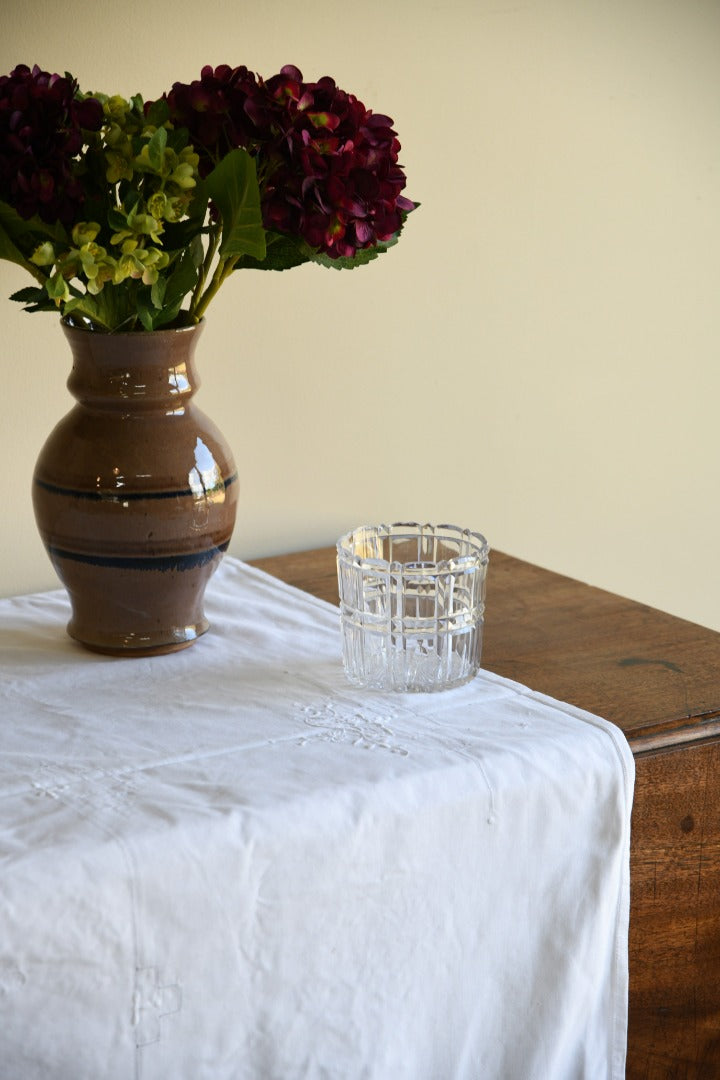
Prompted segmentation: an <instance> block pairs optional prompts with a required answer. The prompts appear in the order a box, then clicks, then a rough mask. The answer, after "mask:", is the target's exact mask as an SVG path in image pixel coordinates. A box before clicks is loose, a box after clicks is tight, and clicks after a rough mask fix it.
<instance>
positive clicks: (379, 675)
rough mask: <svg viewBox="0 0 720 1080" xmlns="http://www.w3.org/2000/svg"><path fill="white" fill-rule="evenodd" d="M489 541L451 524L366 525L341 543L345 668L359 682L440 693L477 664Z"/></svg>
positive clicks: (465, 677) (472, 671)
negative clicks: (439, 691)
mask: <svg viewBox="0 0 720 1080" xmlns="http://www.w3.org/2000/svg"><path fill="white" fill-rule="evenodd" d="M489 550H490V549H489V547H488V543H487V541H486V539H485V537H484V536H481V535H480V533H476V532H471V531H470V530H469V529H461V528H459V527H458V526H456V525H419V524H417V523H416V522H398V523H396V524H394V525H375V526H362V527H361V528H358V529H354V530H353V531H352V532H350V533H348V534H347V535H346V536H343V537H341V538H340V540H338V543H337V565H338V586H339V591H340V613H341V622H342V636H343V663H344V666H345V672H346V674H347V677H348V679H349V680H350V682H351V683H353V684H354V685H355V686H363V687H368V688H371V689H376V690H405V691H426V692H427V691H434V690H445V689H448V688H450V687H453V686H459V685H461V684H462V683H465V682H467V681H468V680H469V679H472V678H473V676H475V675H476V674H477V671H478V668H479V667H480V655H481V649H482V629H483V615H484V610H485V577H486V572H487V564H488V555H489Z"/></svg>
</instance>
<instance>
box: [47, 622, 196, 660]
mask: <svg viewBox="0 0 720 1080" xmlns="http://www.w3.org/2000/svg"><path fill="white" fill-rule="evenodd" d="M209 626H210V624H209V623H208V622H207V620H204V621H203V622H202V623H200V624H199V625H196V626H184V627H181V628H180V627H178V628H177V629H176V630H175V631H174V632H173V634H172V636H167V635H142V634H126V635H119V634H118V635H112V636H109V637H107V638H106V639H105V640H104V641H97V640H96V641H89V640H86V639H85V637H84V636H83V635H82V633H78V631H77V629H76V628H75V627H74V626H73V621H72V620H71V621H70V622H69V623H68V626H67V632H68V635H69V636H70V637H71V638H72V639H73V641H76V642H77V643H78V645H82V647H83V648H84V649H87V650H88V651H89V652H94V653H101V654H102V655H103V656H121V657H126V658H127V659H130V658H132V657H142V656H164V655H165V654H166V653H174V652H180V651H181V650H182V649H188V648H189V647H190V646H191V645H193V644H194V643H195V642H196V641H197V639H198V638H199V637H202V635H203V634H204V633H205V632H206V631H207V630H208V628H209Z"/></svg>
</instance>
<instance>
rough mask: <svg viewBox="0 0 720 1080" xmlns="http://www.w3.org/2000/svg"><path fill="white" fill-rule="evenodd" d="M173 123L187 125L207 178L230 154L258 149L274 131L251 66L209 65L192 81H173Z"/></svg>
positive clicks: (170, 102)
mask: <svg viewBox="0 0 720 1080" xmlns="http://www.w3.org/2000/svg"><path fill="white" fill-rule="evenodd" d="M165 100H166V101H167V103H168V107H169V109H170V119H171V121H172V122H173V124H175V125H176V126H178V127H185V128H187V130H188V133H189V136H190V142H191V143H192V145H193V147H194V148H195V151H196V152H197V153H198V154H199V156H200V164H199V170H200V175H201V176H207V174H208V173H209V172H210V171H211V169H212V167H213V165H215V164H216V163H217V162H218V161H219V160H220V158H222V157H223V156H224V155H225V154H226V153H227V152H228V151H229V150H233V149H235V148H237V147H243V148H247V149H250V150H256V149H257V145H258V143H259V142H260V141H262V139H263V137H264V136H265V137H267V135H268V134H269V131H270V121H269V118H268V117H267V116H266V111H265V107H264V101H265V94H264V93H263V90H262V88H261V86H260V85H259V84H258V81H257V78H256V76H255V75H254V74H253V72H252V71H248V69H247V68H246V67H236V68H231V67H230V66H229V65H228V64H221V65H220V67H217V68H212V67H211V66H210V65H206V66H205V67H204V68H203V69H202V71H201V72H200V78H199V79H196V80H195V81H194V82H191V83H180V82H176V83H173V87H172V90H170V91H169V93H168V94H166V95H165Z"/></svg>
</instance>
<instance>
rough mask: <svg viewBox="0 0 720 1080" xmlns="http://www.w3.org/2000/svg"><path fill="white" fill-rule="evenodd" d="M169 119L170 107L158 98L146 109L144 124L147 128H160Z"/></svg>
mask: <svg viewBox="0 0 720 1080" xmlns="http://www.w3.org/2000/svg"><path fill="white" fill-rule="evenodd" d="M169 118H170V106H169V105H168V103H167V101H164V100H163V99H162V98H160V99H159V100H158V101H153V103H152V104H151V105H150V106H149V107H148V111H147V114H146V116H145V123H146V124H147V125H148V127H158V128H159V127H162V126H163V124H165V123H167V121H168V120H169Z"/></svg>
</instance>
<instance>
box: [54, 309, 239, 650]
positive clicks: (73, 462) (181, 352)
mask: <svg viewBox="0 0 720 1080" xmlns="http://www.w3.org/2000/svg"><path fill="white" fill-rule="evenodd" d="M62 326H63V331H64V333H65V335H66V337H67V339H68V341H69V344H70V348H71V350H72V359H73V366H72V371H71V374H70V376H69V378H68V383H67V385H68V389H69V390H70V392H71V394H72V395H73V396H74V397H75V398H76V399H77V403H76V404H75V406H74V407H73V408H72V409H71V410H70V412H69V413H68V414H67V415H66V416H65V417H64V418H63V419H62V420H61V421H60V423H59V424H58V425H57V426H56V427H55V429H54V431H53V432H52V433H51V434H50V436H49V438H48V440H47V442H46V443H45V445H44V447H43V449H42V451H41V453H40V456H39V458H38V461H37V465H36V467H35V475H34V478H33V504H34V508H35V517H36V521H37V525H38V529H39V531H40V535H41V537H42V540H43V543H44V544H45V547H46V548H47V551H48V554H49V556H50V559H51V561H52V563H53V566H54V567H55V570H56V572H57V574H58V576H59V578H60V580H61V581H62V583H63V584H64V586H65V588H66V589H67V591H68V594H69V597H70V602H71V606H72V618H71V619H70V622H69V623H68V633H69V634H70V636H71V637H73V638H75V639H76V640H77V641H79V642H81V643H82V644H83V645H85V646H87V647H88V648H90V649H94V650H97V651H100V652H105V653H111V654H122V655H149V654H155V653H164V652H171V651H174V650H176V649H181V648H184V647H185V646H187V645H190V644H191V643H192V642H193V641H195V640H196V638H198V637H199V636H200V635H201V634H202V633H204V632H205V630H207V628H208V621H207V619H206V617H205V613H204V609H203V597H204V593H205V587H206V585H207V582H208V581H209V579H210V577H211V576H212V574H213V572H214V571H215V569H216V568H217V566H218V564H219V563H220V561H221V559H222V556H223V553H224V552H225V550H226V548H227V546H228V544H229V542H230V537H231V535H232V531H233V526H234V524H235V513H236V505H237V486H238V485H237V475H236V471H235V465H234V462H233V458H232V454H231V452H230V450H229V448H228V446H227V444H226V442H225V440H224V438H223V436H222V435H221V434H220V432H219V431H218V429H217V428H216V426H215V425H214V424H213V423H212V421H211V420H210V419H208V417H206V416H205V415H204V413H202V412H201V411H200V409H198V407H197V405H196V404H195V402H194V401H193V400H192V398H193V395H194V393H195V391H196V389H197V387H198V380H197V378H196V376H195V369H194V352H195V345H196V343H197V339H198V336H199V334H200V332H201V330H202V324H200V325H199V326H192V327H186V328H182V329H177V330H158V331H153V332H152V333H127V334H123V333H114V334H101V333H96V332H93V331H90V330H85V329H81V328H78V327H72V326H68V325H66V324H65V323H63V324H62Z"/></svg>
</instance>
